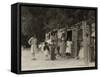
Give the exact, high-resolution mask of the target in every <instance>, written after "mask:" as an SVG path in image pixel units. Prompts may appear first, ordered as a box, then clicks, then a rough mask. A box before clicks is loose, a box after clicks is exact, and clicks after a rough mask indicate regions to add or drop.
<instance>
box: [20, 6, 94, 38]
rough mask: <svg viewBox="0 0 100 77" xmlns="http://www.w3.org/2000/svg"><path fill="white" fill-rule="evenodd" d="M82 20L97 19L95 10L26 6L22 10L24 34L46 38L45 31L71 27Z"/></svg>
mask: <svg viewBox="0 0 100 77" xmlns="http://www.w3.org/2000/svg"><path fill="white" fill-rule="evenodd" d="M82 20H95V11H94V10H86V9H65V8H46V7H26V6H23V7H22V10H21V23H22V25H21V27H22V28H21V29H22V35H24V36H29V37H30V36H33V35H36V37H37V38H38V39H39V40H41V39H40V37H41V38H44V36H43V35H44V34H45V32H48V31H50V30H52V29H54V28H61V27H66V26H68V27H70V26H73V25H74V24H76V23H78V22H80V21H82Z"/></svg>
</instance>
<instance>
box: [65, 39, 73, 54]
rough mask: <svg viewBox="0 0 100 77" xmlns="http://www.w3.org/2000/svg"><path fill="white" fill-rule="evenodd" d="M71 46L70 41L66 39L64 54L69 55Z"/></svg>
mask: <svg viewBox="0 0 100 77" xmlns="http://www.w3.org/2000/svg"><path fill="white" fill-rule="evenodd" d="M71 46H72V41H70V40H69V39H68V41H67V42H66V55H67V56H71Z"/></svg>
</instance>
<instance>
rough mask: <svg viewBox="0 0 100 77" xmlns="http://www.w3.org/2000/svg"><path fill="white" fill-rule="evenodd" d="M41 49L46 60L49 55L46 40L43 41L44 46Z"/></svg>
mask: <svg viewBox="0 0 100 77" xmlns="http://www.w3.org/2000/svg"><path fill="white" fill-rule="evenodd" d="M43 49H44V54H45V57H46V59H47V60H48V59H49V56H50V49H49V46H48V43H47V42H45V43H44V48H43Z"/></svg>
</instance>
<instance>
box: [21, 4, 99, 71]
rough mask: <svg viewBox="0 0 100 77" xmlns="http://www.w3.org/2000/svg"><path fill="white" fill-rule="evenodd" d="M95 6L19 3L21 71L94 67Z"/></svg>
mask: <svg viewBox="0 0 100 77" xmlns="http://www.w3.org/2000/svg"><path fill="white" fill-rule="evenodd" d="M96 14H97V13H96V9H94V8H80V7H68V8H67V6H66V7H60V6H59V7H56V6H55V7H48V6H47V7H45V6H32V5H31V6H25V5H24V6H21V71H30V70H48V69H62V68H66V69H67V68H83V67H87V68H90V67H96V60H97V59H96V57H97V56H96V53H97V50H96V41H97V39H96V27H97V23H96V19H97V18H96Z"/></svg>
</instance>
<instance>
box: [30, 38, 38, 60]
mask: <svg viewBox="0 0 100 77" xmlns="http://www.w3.org/2000/svg"><path fill="white" fill-rule="evenodd" d="M28 43H29V45H31V54H32V59H33V60H36V57H35V54H36V51H37V39H36V37H35V36H34V37H31V38H30V39H29V41H28Z"/></svg>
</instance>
